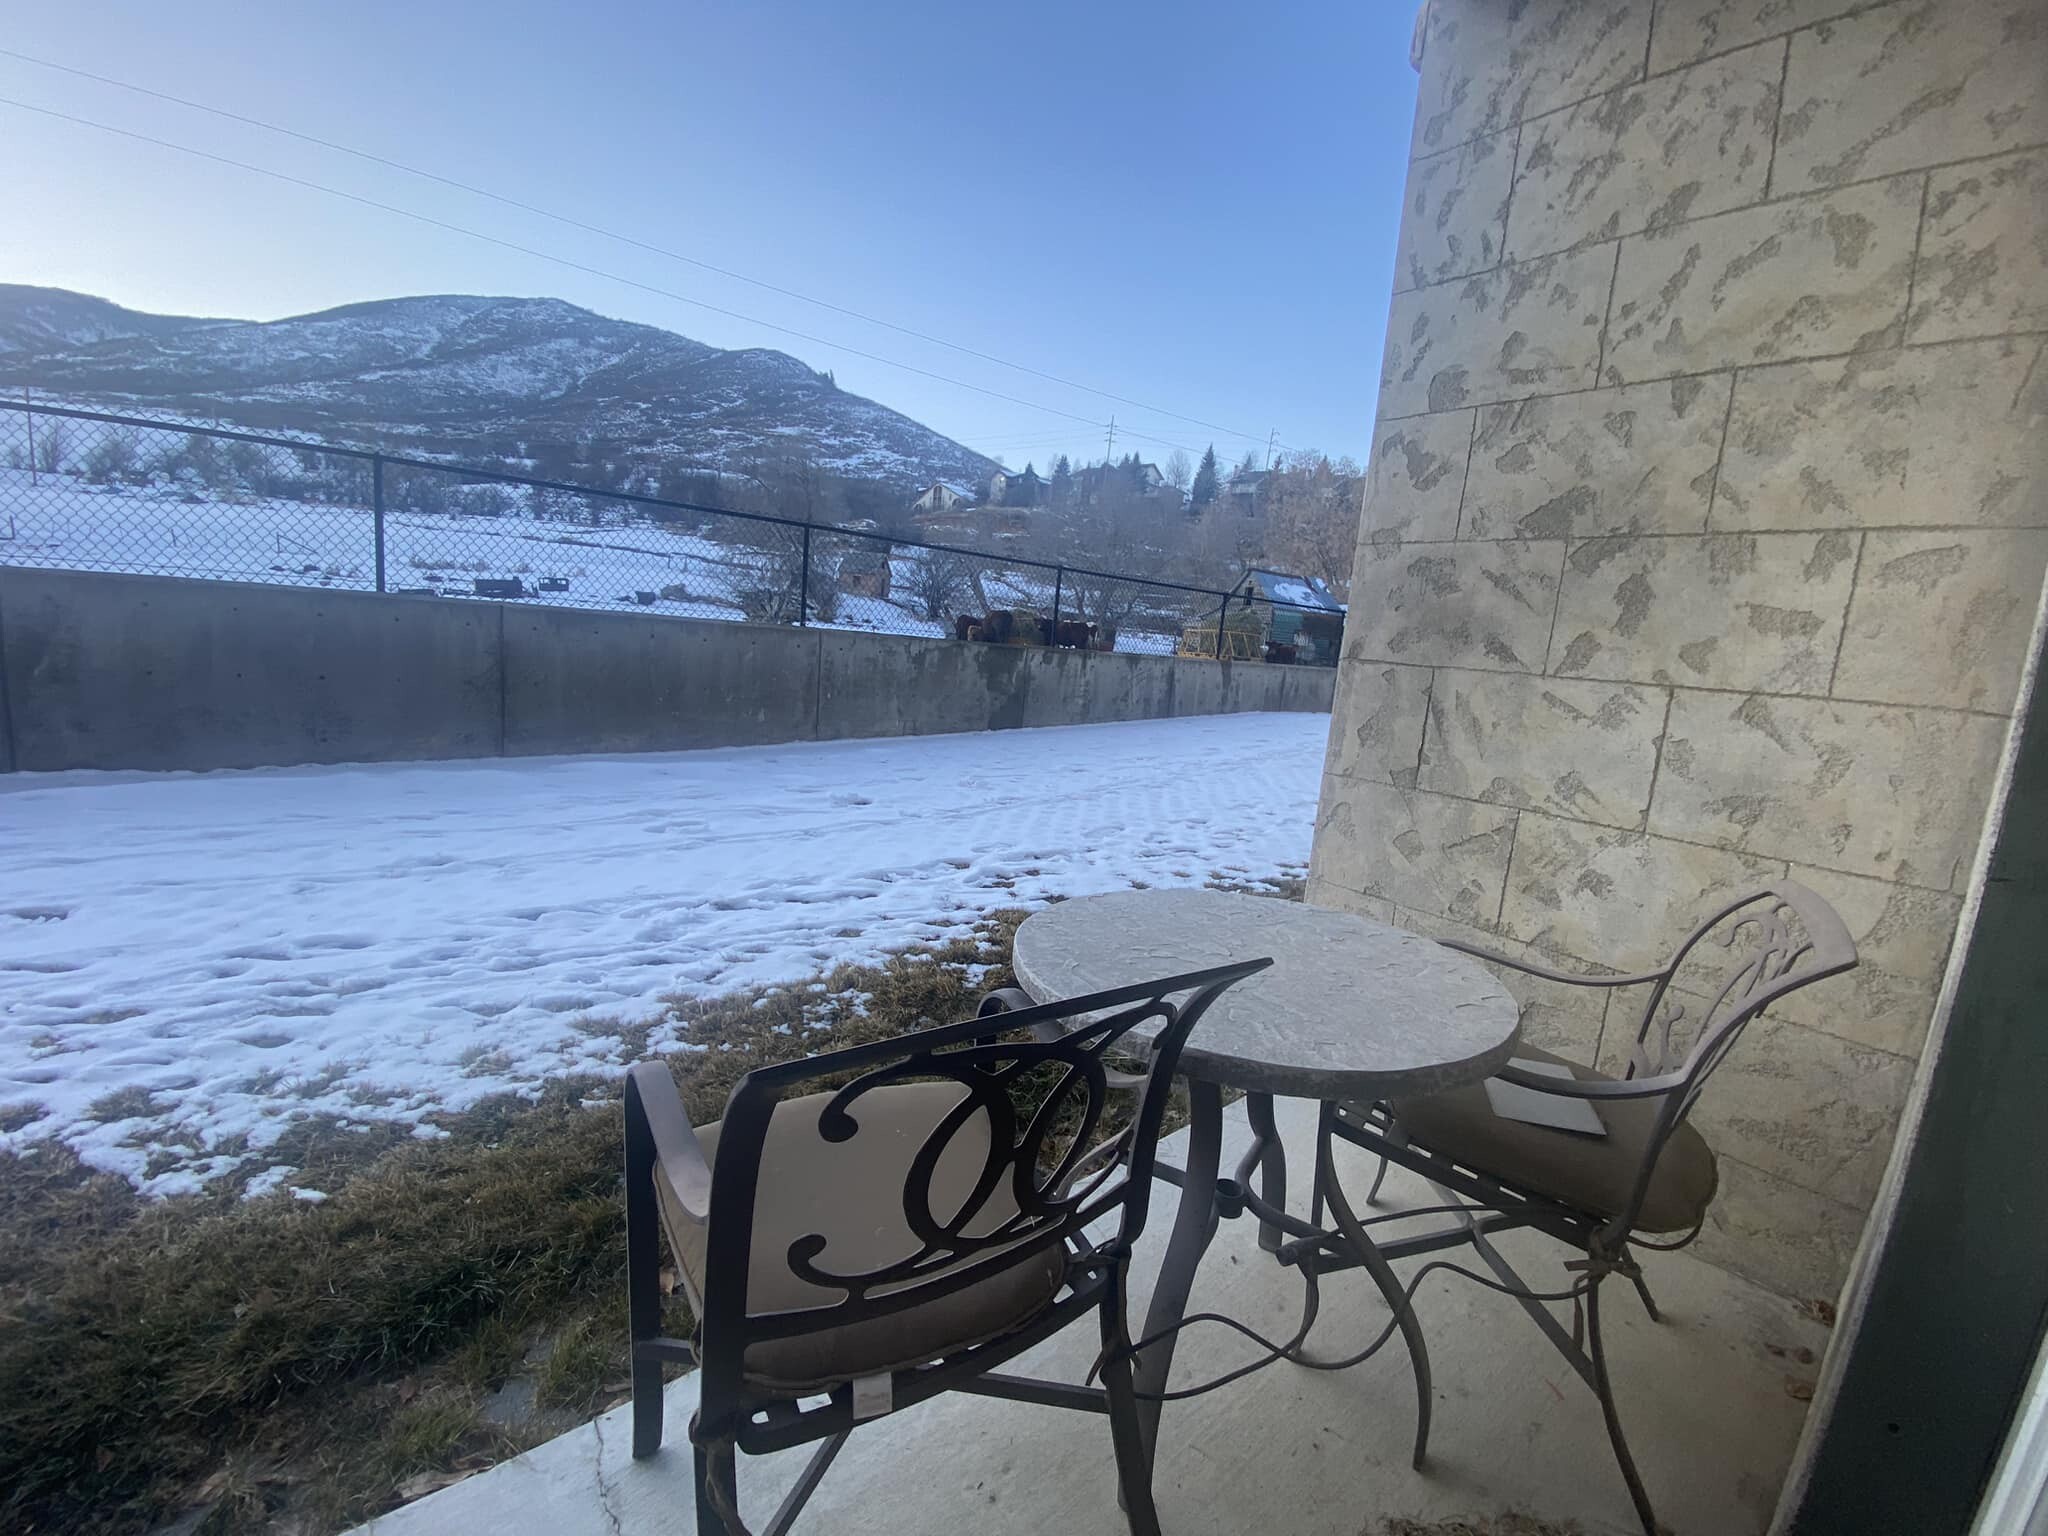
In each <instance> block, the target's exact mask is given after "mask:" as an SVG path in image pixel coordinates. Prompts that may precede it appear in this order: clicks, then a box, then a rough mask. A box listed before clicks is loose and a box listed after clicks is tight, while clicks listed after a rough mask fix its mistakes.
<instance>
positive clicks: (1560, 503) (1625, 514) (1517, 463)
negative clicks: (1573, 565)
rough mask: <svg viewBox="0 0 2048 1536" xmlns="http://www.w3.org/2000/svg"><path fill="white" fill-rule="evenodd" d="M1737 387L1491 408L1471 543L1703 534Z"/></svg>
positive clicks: (1477, 454)
mask: <svg viewBox="0 0 2048 1536" xmlns="http://www.w3.org/2000/svg"><path fill="white" fill-rule="evenodd" d="M1731 382H1732V375H1728V376H1720V377H1714V376H1709V377H1706V378H1693V377H1688V378H1682V379H1670V380H1666V381H1662V382H1659V383H1655V384H1637V385H1632V386H1630V387H1629V388H1627V389H1595V390H1590V391H1586V392H1583V393H1580V394H1573V395H1538V396H1535V397H1532V398H1530V399H1527V400H1518V401H1514V402H1512V403H1509V404H1505V405H1490V406H1487V407H1485V408H1484V409H1483V410H1481V411H1480V412H1479V425H1478V432H1477V434H1476V435H1475V437H1474V438H1473V442H1472V463H1471V468H1470V470H1469V471H1468V472H1467V475H1466V480H1465V516H1464V523H1463V536H1464V537H1465V538H1468V539H1509V538H1538V539H1558V538H1580V539H1582V538H1587V537H1590V536H1592V535H1595V534H1603V533H1698V532H1700V531H1701V530H1702V529H1703V528H1704V527H1705V525H1706V518H1707V505H1708V502H1709V499H1710V498H1711V497H1712V495H1713V491H1714V462H1715V458H1716V456H1717V455H1718V454H1719V452H1720V448H1721V429H1722V426H1723V424H1724V422H1725V421H1726V417H1727V406H1728V390H1729V387H1730V384H1731Z"/></svg>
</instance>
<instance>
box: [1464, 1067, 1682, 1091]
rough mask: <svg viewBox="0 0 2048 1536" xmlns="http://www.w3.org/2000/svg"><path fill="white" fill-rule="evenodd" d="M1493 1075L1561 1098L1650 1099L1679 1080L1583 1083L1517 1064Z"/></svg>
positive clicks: (1666, 1076)
mask: <svg viewBox="0 0 2048 1536" xmlns="http://www.w3.org/2000/svg"><path fill="white" fill-rule="evenodd" d="M1493 1075H1494V1076H1495V1077H1496V1078H1498V1079H1499V1080H1500V1081H1501V1082H1503V1083H1513V1084H1514V1085H1515V1086H1516V1087H1517V1088H1527V1089H1528V1090H1529V1091H1530V1092H1531V1093H1548V1094H1552V1095H1554V1096H1556V1097H1557V1098H1561V1099H1652V1098H1656V1097H1657V1096H1658V1095H1660V1094H1666V1093H1669V1092H1671V1090H1672V1089H1674V1088H1676V1087H1677V1086H1678V1083H1679V1077H1678V1074H1677V1073H1663V1074H1660V1075H1659V1076H1656V1077H1636V1078H1630V1079H1628V1080H1626V1081H1622V1080H1619V1079H1615V1078H1603V1079H1602V1080H1600V1081H1599V1082H1597V1083H1583V1082H1580V1081H1579V1080H1578V1079H1577V1078H1567V1077H1550V1076H1547V1075H1546V1074H1544V1073H1541V1072H1524V1071H1523V1070H1522V1069H1521V1068H1520V1067H1502V1068H1501V1069H1500V1070H1499V1071H1498V1072H1496V1073H1494V1074H1493Z"/></svg>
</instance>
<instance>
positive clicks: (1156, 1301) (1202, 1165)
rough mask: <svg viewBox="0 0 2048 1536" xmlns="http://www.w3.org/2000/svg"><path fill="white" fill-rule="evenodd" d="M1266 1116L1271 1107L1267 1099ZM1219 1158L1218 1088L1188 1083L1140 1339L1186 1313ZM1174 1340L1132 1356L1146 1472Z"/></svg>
mask: <svg viewBox="0 0 2048 1536" xmlns="http://www.w3.org/2000/svg"><path fill="white" fill-rule="evenodd" d="M1268 1112H1269V1113H1270V1112H1271V1103H1270V1101H1268ZM1222 1155H1223V1090H1222V1089H1221V1088H1219V1087H1217V1086H1216V1085H1215V1084H1214V1083H1204V1082H1200V1081H1197V1080H1195V1079H1192V1078H1191V1079H1189V1080H1188V1161H1187V1170H1186V1173H1185V1175H1184V1176H1183V1178H1182V1180H1181V1186H1180V1206H1179V1208H1178V1209H1177V1210H1176V1211H1175V1212H1174V1217H1173V1235H1172V1237H1170V1238H1169V1239H1168V1240H1167V1244H1166V1259H1165V1261H1164V1263H1162V1264H1161V1266H1160V1269H1159V1281H1158V1283H1157V1284H1156V1285H1154V1286H1153V1288H1152V1301H1151V1303H1150V1305H1149V1306H1147V1307H1146V1309H1145V1327H1144V1331H1143V1332H1141V1333H1140V1334H1139V1335H1138V1337H1139V1338H1141V1339H1142V1338H1148V1337H1150V1336H1151V1335H1152V1334H1155V1333H1158V1332H1159V1331H1160V1330H1161V1329H1164V1328H1171V1327H1172V1326H1173V1325H1174V1324H1176V1323H1178V1322H1179V1321H1180V1320H1181V1318H1182V1317H1183V1316H1185V1315H1186V1313H1187V1307H1188V1292H1189V1291H1190V1290H1192V1289H1193V1288H1194V1283H1195V1269H1196V1266H1198V1265H1199V1264H1200V1263H1201V1261H1202V1254H1203V1252H1204V1251H1205V1250H1206V1249H1207V1248H1208V1246H1209V1240H1210V1239H1211V1238H1213V1237H1214V1236H1215V1235H1216V1223H1217V1220H1218V1217H1217V1212H1216V1174H1217V1169H1218V1166H1219V1164H1220V1162H1221V1159H1222ZM1175 1338H1176V1336H1175V1335H1174V1334H1171V1333H1169V1334H1167V1335H1166V1337H1165V1338H1163V1339H1160V1340H1159V1341H1158V1342H1157V1343H1154V1344H1151V1345H1148V1346H1147V1347H1146V1348H1145V1349H1144V1350H1142V1351H1141V1352H1140V1353H1139V1354H1138V1357H1137V1378H1136V1380H1135V1381H1134V1382H1133V1384H1132V1385H1133V1387H1134V1388H1135V1390H1136V1391H1137V1393H1138V1394H1139V1397H1138V1425H1139V1428H1140V1430H1141V1431H1142V1432H1143V1435H1144V1441H1145V1465H1146V1468H1147V1471H1148V1473H1149V1470H1150V1468H1151V1466H1152V1463H1153V1460H1154V1458H1155V1457H1156V1455H1157V1451H1158V1444H1159V1410H1160V1409H1161V1408H1163V1407H1165V1406H1166V1405H1165V1404H1164V1403H1161V1402H1158V1401H1156V1400H1154V1401H1147V1398H1148V1397H1151V1398H1154V1399H1156V1397H1157V1395H1158V1394H1159V1393H1161V1392H1164V1391H1165V1390H1166V1379H1167V1376H1168V1375H1169V1374H1170V1373H1171V1372H1172V1370H1173V1346H1174V1342H1175Z"/></svg>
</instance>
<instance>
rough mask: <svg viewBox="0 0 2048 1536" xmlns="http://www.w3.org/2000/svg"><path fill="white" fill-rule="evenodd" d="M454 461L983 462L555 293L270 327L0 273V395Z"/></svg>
mask: <svg viewBox="0 0 2048 1536" xmlns="http://www.w3.org/2000/svg"><path fill="white" fill-rule="evenodd" d="M24 385H26V386H30V387H32V388H34V389H35V390H37V391H39V392H42V393H45V394H49V395H53V396H60V397H62V398H64V399H65V400H67V401H70V402H72V403H74V404H83V405H91V406H96V407H99V408H103V409H108V410H117V411H135V412H139V413H142V414H150V415H161V414H170V415H177V416H184V417H195V418H203V419H205V420H208V421H216V420H217V421H224V422H227V423H230V424H232V425H236V426H243V427H248V428H251V429H254V430H262V431H285V432H293V433H311V434H315V435H318V436H321V437H325V438H329V439H332V440H335V441H350V442H371V441H374V442H378V443H381V444H385V445H388V446H393V447H410V448H418V449H431V450H432V451H434V452H437V453H445V454H450V455H454V456H457V457H474V456H479V455H485V456H490V457H500V458H502V457H524V456H526V455H527V454H528V453H530V452H533V451H535V450H537V448H538V447H539V446H540V445H544V444H555V445H559V444H564V443H573V442H584V443H588V442H593V441H595V442H600V443H603V444H605V445H606V449H607V455H608V456H610V457H615V458H617V459H619V460H623V461H628V462H635V463H643V464H669V465H681V466H688V467H693V468H704V469H724V470H743V469H746V468H747V467H749V466H750V465H752V464H755V463H759V462H763V461H768V460H772V459H774V458H777V457H778V456H787V454H788V453H789V451H790V448H791V446H792V445H793V444H794V445H796V446H798V447H800V448H803V449H806V450H808V452H809V453H810V455H811V456H812V457H813V458H814V459H815V460H816V461H817V462H818V464H819V465H820V466H821V467H823V468H825V469H828V470H831V471H833V472H835V473H838V474H842V475H845V476H847V477H849V478H859V479H877V480H884V481H888V482H890V483H891V484H893V485H896V486H899V487H902V488H905V489H908V488H911V487H913V486H918V485H924V484H928V483H930V482H931V481H932V480H935V479H943V480H954V481H964V482H966V483H969V484H976V483H980V482H982V481H984V480H985V479H986V478H987V476H988V475H989V473H990V472H991V471H992V470H993V469H994V468H995V465H994V463H993V461H991V460H989V459H986V458H983V457H982V456H981V455H980V454H977V453H975V452H973V451H972V450H971V449H968V448H965V447H963V446H961V445H960V444H959V443H956V442H953V441H952V440H951V439H949V438H945V437H942V436H940V435H939V434H938V433H936V432H934V431H932V430H931V429H930V428H929V427H926V426H924V425H922V424H920V423H918V422H916V421H913V420H911V419H910V418H909V417H907V416H904V415H902V414H901V413H900V412H897V411H892V410H890V409H889V408H888V407H886V406H884V405H880V404H877V403H876V402H875V401H872V400H867V399H863V398H862V397H860V396H858V395H853V394H848V393H847V392H845V391H844V390H841V389H839V388H838V387H837V386H836V385H834V384H833V382H832V381H831V380H830V379H829V378H828V377H826V376H825V375H823V374H820V373H816V372H814V371H812V370H811V369H810V368H809V367H807V366H805V365H804V364H803V363H802V362H800V361H798V360H797V359H796V358H794V357H791V356H789V355H788V354H787V353H784V352H776V351H771V350H767V349H764V348H747V349H742V350H736V351H725V350H722V349H720V348H717V347H712V346H707V345H706V344H705V343H703V342H700V341H693V340H691V339H690V338H689V337H687V336H679V335H677V334H675V333H674V332H672V331H665V330H661V329H659V328H657V327H655V326H649V325H638V324H634V323H632V322H629V321H623V320H611V319H607V318H605V317H604V316H602V315H598V314H594V313H592V312H591V311H589V310H587V309H579V308H578V307H576V306H575V305H573V304H566V303H563V302H562V301H560V300H558V299H526V298H487V297H477V296H472V295H439V296H425V297H416V298H402V299H384V300H378V301H375V302H371V303H365V304H352V305H348V306H345V307H343V308H341V309H332V310H327V311H324V312H322V313H319V314H312V315H300V316H296V317H293V318H291V319H285V320H273V321H263V322H259V321H251V320H198V319H190V318H184V317H179V316H169V315H149V314H143V313H140V312H138V311H134V310H128V309H123V308H121V307H120V306H119V305H115V304H110V303H108V302H107V301H105V300H103V299H96V298H91V297H89V296H87V295H84V294H77V293H70V292H67V291H65V290H63V289H57V288H29V287H21V286H9V285H0V389H5V391H6V392H8V393H10V394H13V393H18V392H19V390H20V389H21V388H22V387H23V386H24Z"/></svg>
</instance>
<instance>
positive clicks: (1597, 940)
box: [1501, 812, 1785, 971]
mask: <svg viewBox="0 0 2048 1536" xmlns="http://www.w3.org/2000/svg"><path fill="white" fill-rule="evenodd" d="M1784 871H1785V866H1784V864H1783V863H1782V862H1780V861H1778V860H1775V859H1761V858H1755V857H1752V856H1749V855H1746V854H1739V853H1730V852H1725V851H1723V850H1721V849H1718V848H1701V847H1696V846H1693V845H1691V844H1687V843H1674V842H1671V841H1670V840H1668V839H1666V838H1661V837H1646V836H1644V835H1643V834H1642V833H1640V832H1623V831H1619V830H1616V829H1611V828H1606V827H1593V826H1586V825H1584V824H1582V823H1579V822H1570V821H1560V820H1559V819H1557V818H1556V817H1553V816H1542V815H1538V814H1536V813H1534V812H1525V813H1524V814H1523V816H1522V820H1521V825H1520V827H1519V828H1518V829H1517V831H1516V834H1515V857H1514V864H1513V867H1512V868H1511V869H1510V870H1509V871H1508V886H1507V899H1506V904H1505V906H1504V908H1503V909H1502V913H1501V927H1502V929H1503V930H1504V931H1505V932H1506V933H1508V934H1510V935H1511V936H1513V937H1514V938H1518V939H1522V940H1524V941H1526V942H1528V943H1531V944H1534V945H1537V946H1538V947H1539V948H1542V949H1544V950H1548V951H1552V952H1554V953H1557V954H1562V955H1570V956H1574V957H1576V958H1578V959H1580V960H1586V961H1591V962H1593V963H1594V964H1596V965H1604V966H1607V967H1609V968H1611V969H1613V970H1620V971H1636V970H1647V969H1648V968H1649V967H1651V966H1653V965H1657V964H1660V963H1661V962H1662V961H1664V960H1665V959H1667V958H1668V957H1669V956H1670V954H1671V951H1672V949H1673V948H1675V947H1676V946H1677V943H1678V941H1679V940H1680V939H1682V938H1683V937H1685V935H1686V933H1687V932H1688V931H1690V930H1691V929H1692V927H1693V926H1694V925H1695V924H1696V923H1697V922H1698V921H1699V920H1700V919H1701V918H1702V917H1704V916H1705V915H1706V913H1707V911H1708V909H1709V908H1710V907H1711V906H1712V905H1713V904H1714V903H1715V902H1717V901H1719V900H1721V899H1723V898H1726V897H1731V896H1734V895H1737V894H1739V893H1740V892H1742V891H1744V890H1747V889H1748V888H1750V887H1752V886H1755V885H1758V884H1761V883H1762V882H1764V881H1766V880H1770V879H1775V878H1777V877H1778V876H1780V875H1782V874H1783V873H1784Z"/></svg>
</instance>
